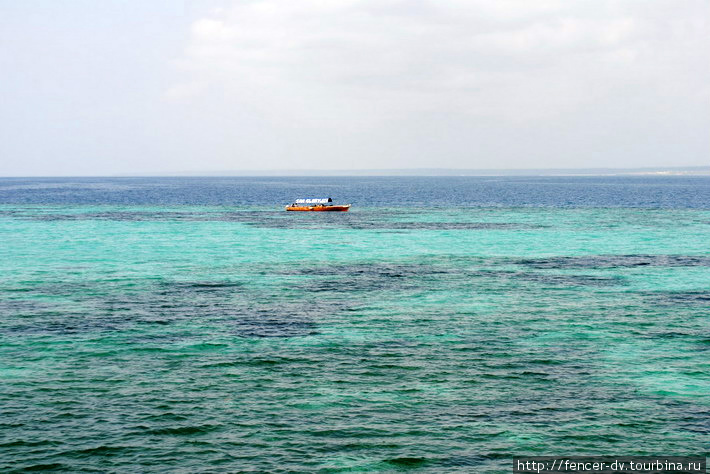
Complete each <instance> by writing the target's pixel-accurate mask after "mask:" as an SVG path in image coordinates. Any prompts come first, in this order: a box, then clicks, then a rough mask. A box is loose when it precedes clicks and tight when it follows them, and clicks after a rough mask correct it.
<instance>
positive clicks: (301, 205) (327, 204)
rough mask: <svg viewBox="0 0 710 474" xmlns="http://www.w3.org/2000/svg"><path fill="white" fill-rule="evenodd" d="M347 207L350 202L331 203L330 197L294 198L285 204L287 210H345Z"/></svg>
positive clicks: (348, 207)
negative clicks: (290, 202)
mask: <svg viewBox="0 0 710 474" xmlns="http://www.w3.org/2000/svg"><path fill="white" fill-rule="evenodd" d="M349 209H350V204H333V199H331V198H316V199H296V200H295V201H294V202H293V203H292V204H290V205H288V206H286V210H287V211H315V212H322V211H331V212H332V211H336V212H347V211H348V210H349Z"/></svg>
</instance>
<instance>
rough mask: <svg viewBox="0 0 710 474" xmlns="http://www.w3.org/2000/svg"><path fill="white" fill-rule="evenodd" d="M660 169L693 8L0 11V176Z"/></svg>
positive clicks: (681, 151)
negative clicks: (444, 169)
mask: <svg viewBox="0 0 710 474" xmlns="http://www.w3.org/2000/svg"><path fill="white" fill-rule="evenodd" d="M671 166H673V167H677V166H710V2H708V1H707V0H534V1H531V0H231V1H230V0H150V1H145V0H102V1H101V2H97V1H95V0H64V1H60V0H0V176H82V175H91V176H97V175H135V174H171V173H196V174H199V173H200V172H208V173H215V172H220V171H225V172H227V171H229V172H233V171H239V170H282V169H288V170H308V169H319V170H320V169H322V170H334V169H337V170H346V169H392V168H465V169H520V168H524V169H530V168H534V169H541V168H609V167H612V168H613V167H623V168H630V167H671Z"/></svg>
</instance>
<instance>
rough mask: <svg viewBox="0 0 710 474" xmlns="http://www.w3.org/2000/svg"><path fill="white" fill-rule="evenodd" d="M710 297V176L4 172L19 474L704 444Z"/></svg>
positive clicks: (508, 457) (490, 461)
mask: <svg viewBox="0 0 710 474" xmlns="http://www.w3.org/2000/svg"><path fill="white" fill-rule="evenodd" d="M329 196H330V197H333V198H334V200H335V201H336V202H339V203H352V204H353V207H352V209H351V211H350V212H348V213H287V212H285V211H284V210H283V206H284V205H286V204H288V203H290V202H292V201H293V200H294V199H296V198H301V197H306V198H307V197H329ZM709 309H710V178H703V177H604V178H599V177H543V178H531V177H515V178H497V177H485V178H483V177H438V178H425V177H408V178H397V177H387V178H385V177H379V178H378V177H359V178H345V177H342V178H340V177H318V178H307V177H289V178H275V177H268V178H112V179H109V178H76V179H70V178H64V179H49V178H46V179H2V180H0V470H2V471H3V472H7V471H11V470H15V469H16V470H21V469H29V470H31V469H35V470H37V469H54V470H59V471H62V470H64V471H69V472H164V471H170V472H234V471H257V472H258V471H262V472H267V471H268V472H279V471H281V472H284V471H308V472H311V471H322V472H338V471H392V470H400V469H413V468H416V469H419V470H421V471H422V472H427V471H428V472H459V471H460V472H509V471H510V469H511V461H512V456H514V455H515V456H523V455H583V454H585V455H587V454H588V455H594V454H616V455H644V454H673V455H691V454H692V455H698V454H700V455H708V446H710V311H709Z"/></svg>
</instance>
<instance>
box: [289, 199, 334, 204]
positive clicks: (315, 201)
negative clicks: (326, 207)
mask: <svg viewBox="0 0 710 474" xmlns="http://www.w3.org/2000/svg"><path fill="white" fill-rule="evenodd" d="M329 202H333V200H332V199H331V198H310V199H296V204H327V203H329Z"/></svg>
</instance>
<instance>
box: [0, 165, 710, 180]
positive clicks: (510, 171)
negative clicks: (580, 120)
mask: <svg viewBox="0 0 710 474" xmlns="http://www.w3.org/2000/svg"><path fill="white" fill-rule="evenodd" d="M605 175H606V176H609V175H642V176H704V175H710V165H708V166H665V167H664V166H653V167H648V166H646V167H620V168H601V167H600V168H380V169H378V168H362V169H333V170H323V169H320V170H319V169H274V170H258V169H249V170H212V171H211V170H200V171H172V172H168V171H165V172H144V173H116V174H66V175H65V174H61V175H60V174H56V175H2V176H0V178H160V177H162V178H173V177H174V178H178V177H195V178H199V177H240V176H244V177H259V176H264V177H277V176H283V177H292V176H301V177H319V176H330V177H337V176H342V177H346V176H373V177H374V176H393V177H394V176H422V177H424V176H605Z"/></svg>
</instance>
